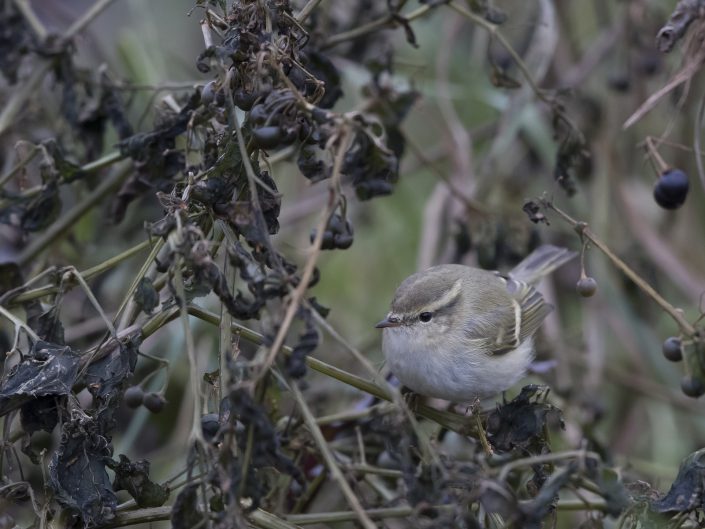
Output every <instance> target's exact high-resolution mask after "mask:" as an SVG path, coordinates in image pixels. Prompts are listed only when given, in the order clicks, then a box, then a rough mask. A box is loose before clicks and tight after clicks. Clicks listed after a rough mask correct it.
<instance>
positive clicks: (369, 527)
mask: <svg viewBox="0 0 705 529" xmlns="http://www.w3.org/2000/svg"><path fill="white" fill-rule="evenodd" d="M291 392H292V393H293V395H294V398H295V399H296V403H297V404H298V406H299V410H300V411H301V415H302V416H303V419H304V422H305V423H306V426H308V429H309V430H310V432H311V435H312V436H313V440H314V441H315V442H316V445H317V446H318V449H319V451H320V453H321V456H323V460H324V461H325V463H326V467H328V471H329V472H330V474H331V477H332V478H333V479H334V480H335V482H336V483H337V484H338V486H339V487H340V490H341V491H342V492H343V495H344V496H345V499H346V500H347V502H348V505H350V508H351V509H352V510H353V511H354V512H355V517H356V518H357V520H358V521H359V522H360V524H361V525H362V526H363V527H365V528H366V529H376V526H375V524H374V523H372V520H371V519H370V517H369V516H368V515H367V513H366V512H365V510H364V509H363V508H362V505H361V504H360V500H359V499H358V497H357V496H356V495H355V493H354V492H353V490H352V489H351V488H350V485H349V484H348V482H347V481H346V480H345V476H344V475H343V472H342V471H341V470H340V467H339V466H338V463H337V462H336V461H335V458H334V457H333V454H332V453H331V451H330V448H328V444H327V443H326V440H325V438H324V437H323V433H321V429H320V428H319V426H318V424H316V418H315V417H314V416H313V413H311V410H310V409H309V407H308V404H306V400H305V399H304V396H303V394H302V393H301V390H300V389H299V388H298V386H296V383H293V384H291Z"/></svg>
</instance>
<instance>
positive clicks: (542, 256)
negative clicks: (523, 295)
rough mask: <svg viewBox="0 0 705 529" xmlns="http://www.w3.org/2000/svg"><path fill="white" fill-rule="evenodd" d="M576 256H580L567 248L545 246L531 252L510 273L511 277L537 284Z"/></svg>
mask: <svg viewBox="0 0 705 529" xmlns="http://www.w3.org/2000/svg"><path fill="white" fill-rule="evenodd" d="M576 255H578V254H577V252H573V251H571V250H568V249H567V248H559V247H558V246H552V245H550V244H545V245H543V246H539V247H538V248H536V249H535V250H534V251H533V252H531V253H530V254H529V255H528V256H527V257H526V258H525V259H524V260H523V261H522V262H521V263H519V264H518V265H516V266H515V267H514V268H513V269H512V270H511V271H510V272H509V275H510V276H511V277H512V278H514V279H518V280H519V281H524V282H525V283H529V284H530V285H531V284H535V283H538V282H539V281H540V280H541V278H542V277H544V276H546V275H548V274H550V273H551V272H553V271H554V270H555V269H556V268H558V267H559V266H562V265H564V264H565V263H567V262H568V261H570V260H571V259H573V258H574V257H575V256H576Z"/></svg>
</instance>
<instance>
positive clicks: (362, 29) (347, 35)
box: [321, 3, 438, 50]
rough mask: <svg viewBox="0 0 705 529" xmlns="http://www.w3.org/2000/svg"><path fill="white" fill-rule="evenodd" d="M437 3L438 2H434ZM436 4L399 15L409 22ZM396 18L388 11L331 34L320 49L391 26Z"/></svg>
mask: <svg viewBox="0 0 705 529" xmlns="http://www.w3.org/2000/svg"><path fill="white" fill-rule="evenodd" d="M436 5H438V4H436ZM436 5H434V4H432V3H430V4H426V5H422V6H421V7H419V8H417V9H415V10H414V11H412V12H411V13H409V14H408V15H401V16H403V17H404V20H406V21H407V22H411V21H412V20H415V19H417V18H419V17H422V16H423V15H425V14H426V13H427V12H429V11H430V10H431V9H433V8H434V7H436ZM396 23H397V22H396V18H395V16H394V14H392V13H389V14H388V15H385V16H383V17H381V18H378V19H377V20H373V21H372V22H368V23H367V24H363V25H362V26H358V27H356V28H354V29H351V30H350V31H345V32H343V33H338V34H337V35H333V36H332V37H330V38H329V39H328V40H326V41H325V42H324V43H323V46H321V49H324V50H325V49H327V48H332V47H333V46H337V45H338V44H340V43H341V42H345V41H348V40H355V39H359V38H361V37H364V36H365V35H368V34H370V33H373V32H375V31H377V30H379V29H382V28H385V27H387V26H390V27H391V26H393V25H394V24H396Z"/></svg>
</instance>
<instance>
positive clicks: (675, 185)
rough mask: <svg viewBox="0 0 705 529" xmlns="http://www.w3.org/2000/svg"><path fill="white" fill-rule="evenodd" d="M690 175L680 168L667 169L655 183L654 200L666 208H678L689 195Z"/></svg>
mask: <svg viewBox="0 0 705 529" xmlns="http://www.w3.org/2000/svg"><path fill="white" fill-rule="evenodd" d="M688 187H689V185H688V175H687V174H685V173H684V172H683V171H681V170H680V169H667V170H665V171H664V172H663V173H661V176H659V179H658V180H657V181H656V184H654V200H655V201H656V203H657V204H658V205H659V206H661V207H662V208H664V209H678V208H679V207H681V206H682V205H683V203H684V202H685V198H686V196H688Z"/></svg>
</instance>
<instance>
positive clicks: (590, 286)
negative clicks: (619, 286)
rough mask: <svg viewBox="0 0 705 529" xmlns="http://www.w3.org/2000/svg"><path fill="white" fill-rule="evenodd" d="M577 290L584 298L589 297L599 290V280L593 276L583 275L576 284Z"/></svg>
mask: <svg viewBox="0 0 705 529" xmlns="http://www.w3.org/2000/svg"><path fill="white" fill-rule="evenodd" d="M575 290H577V291H578V294H580V295H581V296H582V297H584V298H589V297H590V296H593V295H594V294H595V292H597V281H595V280H594V279H593V278H592V277H581V278H580V280H578V282H577V283H576V285H575Z"/></svg>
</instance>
